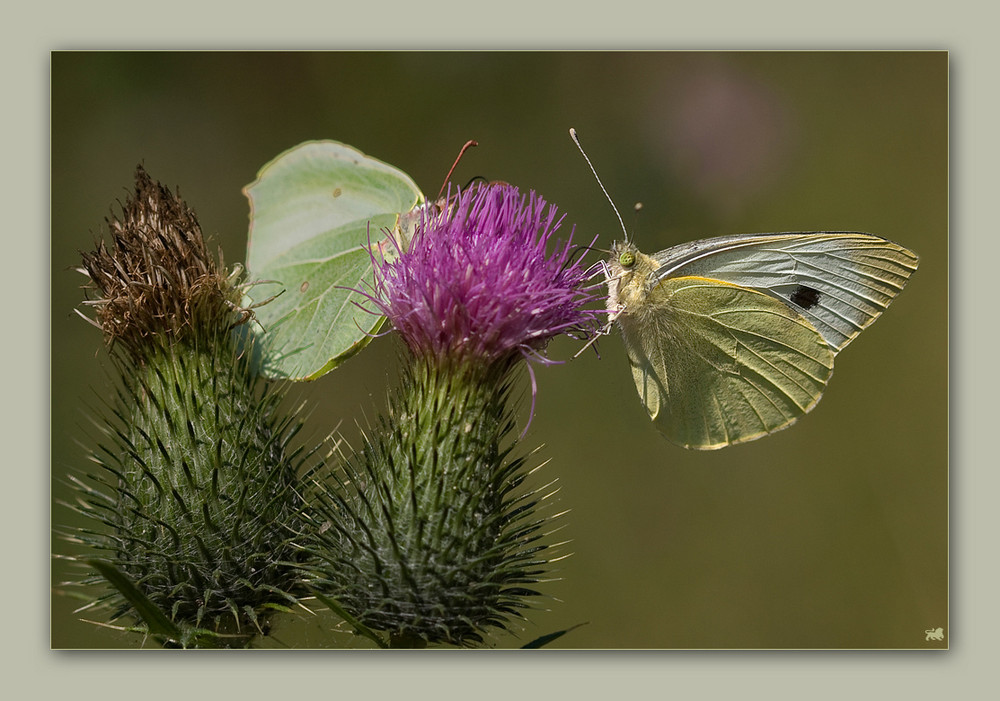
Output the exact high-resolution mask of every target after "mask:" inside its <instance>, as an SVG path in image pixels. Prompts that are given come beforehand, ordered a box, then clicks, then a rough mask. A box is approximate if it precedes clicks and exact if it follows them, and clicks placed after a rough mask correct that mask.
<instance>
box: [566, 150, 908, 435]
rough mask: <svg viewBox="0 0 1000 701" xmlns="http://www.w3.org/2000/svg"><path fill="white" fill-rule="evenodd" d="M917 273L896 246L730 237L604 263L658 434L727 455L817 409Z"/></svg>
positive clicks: (611, 300)
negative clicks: (858, 342)
mask: <svg viewBox="0 0 1000 701" xmlns="http://www.w3.org/2000/svg"><path fill="white" fill-rule="evenodd" d="M570 132H571V134H573V138H574V140H575V141H577V139H576V135H575V133H574V132H573V130H570ZM577 145H578V146H579V141H577ZM580 150H581V152H582V151H583V149H582V148H581V149H580ZM584 157H586V154H584ZM589 162H590V161H589V159H588V163H589ZM591 168H593V167H592V166H591ZM595 177H596V173H595ZM598 182H600V179H598ZM601 187H602V189H603V185H602V186H601ZM605 194H606V193H605ZM609 200H610V198H609ZM612 206H614V203H612ZM615 211H616V213H617V209H616V210H615ZM619 220H620V217H619ZM622 228H623V229H624V226H623V227H622ZM917 262H918V258H917V255H916V254H915V253H913V252H912V251H909V250H907V249H906V248H903V247H902V246H900V245H898V244H895V243H893V242H892V241H888V240H886V239H884V238H881V237H879V236H873V235H871V234H862V233H851V232H816V233H781V234H744V235H738V236H721V237H718V238H710V239H703V240H700V241H694V242H692V243H685V244H681V245H679V246H674V247H672V248H668V249H666V250H664V251H660V252H659V253H656V254H654V255H646V254H644V253H642V252H640V251H639V250H638V249H637V248H636V247H635V246H634V245H633V244H632V243H630V242H629V241H628V240H627V237H626V240H625V241H620V242H616V243H615V244H614V245H613V246H612V248H611V256H610V258H609V260H607V261H606V262H604V263H603V265H602V269H603V271H604V273H605V277H606V280H607V284H608V312H609V323H608V329H610V327H611V325H612V324H616V325H617V326H618V328H619V329H621V332H622V336H623V338H624V340H625V350H626V352H627V353H628V358H629V364H630V366H631V368H632V377H633V379H634V380H635V385H636V389H637V390H638V392H639V397H640V399H641V400H642V402H643V404H644V405H645V407H646V410H647V411H648V412H649V416H650V418H651V419H652V420H653V422H654V423H655V425H656V427H657V428H658V429H659V430H660V431H661V432H662V433H663V434H664V435H665V436H666V437H667V438H669V439H670V440H671V441H673V442H675V443H678V444H679V445H682V446H684V447H686V448H695V449H700V450H710V449H715V448H722V447H725V446H727V445H733V444H736V443H744V442H746V441H752V440H755V439H757V438H760V437H762V436H765V435H767V434H769V433H772V432H774V431H777V430H779V429H782V428H785V427H786V426H789V425H790V424H792V423H793V422H794V421H795V420H796V419H798V418H799V417H800V416H802V415H804V414H806V413H807V412H808V411H810V410H811V409H812V408H813V407H814V406H816V403H817V402H818V401H819V398H820V396H822V394H823V390H824V389H825V388H826V383H827V382H828V381H829V379H830V376H831V375H832V374H833V359H834V356H835V355H836V354H837V353H838V352H840V350H841V349H843V348H844V347H845V346H846V345H847V344H848V343H850V342H851V341H852V340H853V339H854V338H855V337H856V336H857V335H858V334H859V333H860V332H861V330H862V329H864V328H867V327H868V326H869V325H870V324H871V323H872V322H873V321H875V319H877V318H878V316H879V315H880V314H881V313H882V312H883V311H884V310H885V309H886V308H887V307H888V306H889V303H890V302H891V301H892V300H893V299H894V298H895V296H896V295H897V294H899V292H900V291H901V290H902V289H903V286H904V285H905V284H906V281H907V279H909V277H910V275H911V274H912V273H913V271H914V270H916V268H917Z"/></svg>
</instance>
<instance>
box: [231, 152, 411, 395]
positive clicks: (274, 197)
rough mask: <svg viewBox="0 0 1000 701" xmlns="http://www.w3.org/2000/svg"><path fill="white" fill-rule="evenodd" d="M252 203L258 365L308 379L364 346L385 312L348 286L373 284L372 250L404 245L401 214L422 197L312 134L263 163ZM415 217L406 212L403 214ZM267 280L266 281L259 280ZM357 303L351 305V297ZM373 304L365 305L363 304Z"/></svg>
mask: <svg viewBox="0 0 1000 701" xmlns="http://www.w3.org/2000/svg"><path fill="white" fill-rule="evenodd" d="M244 193H245V194H246V196H247V198H249V200H250V236H249V241H248V244H247V267H248V269H249V271H250V281H251V282H256V283H258V284H254V285H253V286H252V287H251V288H250V290H249V291H248V293H247V297H248V298H249V299H248V306H249V305H254V304H260V303H261V302H264V301H265V300H267V299H268V298H270V297H272V296H274V295H278V296H277V297H276V298H274V299H273V300H271V301H270V302H267V303H266V304H262V305H261V306H259V307H257V308H255V309H254V312H255V315H256V318H257V321H258V322H260V323H259V324H252V326H253V329H254V333H255V335H256V336H257V339H256V344H255V345H256V351H257V354H258V357H259V359H260V362H261V370H262V372H263V373H264V374H265V375H267V376H269V377H274V378H288V379H292V380H313V379H316V378H317V377H319V376H321V375H323V374H325V373H327V372H329V371H330V370H332V369H333V368H335V367H336V366H337V365H339V364H340V363H341V362H343V361H344V360H346V359H347V358H349V357H350V356H352V355H354V354H355V353H357V352H358V351H360V350H361V349H362V348H363V347H364V346H366V345H367V344H368V342H369V341H370V340H371V334H373V333H374V332H375V331H377V330H378V327H379V326H380V325H381V324H382V322H383V320H384V317H381V316H378V315H376V314H372V313H370V312H367V311H365V310H363V309H360V308H358V306H357V304H364V303H365V298H364V297H363V296H362V295H359V294H358V293H357V292H353V291H351V290H355V289H364V288H365V286H366V285H370V284H371V281H372V260H371V255H370V254H369V252H368V247H369V245H370V247H371V250H373V251H385V252H386V254H387V255H388V254H390V253H391V252H392V251H393V250H394V249H395V246H394V244H393V243H392V242H390V241H389V237H390V236H393V237H395V239H396V243H397V244H398V245H399V246H400V247H401V248H404V249H405V246H406V245H407V243H408V238H407V236H406V235H405V234H404V233H403V232H404V231H406V230H407V229H408V228H409V226H407V225H403V226H402V227H401V226H400V217H401V216H403V217H404V218H406V217H405V215H409V214H410V213H411V212H413V211H414V210H415V209H416V208H417V207H419V206H420V205H422V204H423V202H424V196H423V195H422V194H421V193H420V190H419V189H418V188H417V186H416V185H415V184H414V183H413V180H412V179H411V178H410V177H409V176H408V175H406V174H405V173H403V172H402V171H400V170H398V169H396V168H394V167H393V166H390V165H388V164H386V163H383V162H382V161H379V160H376V159H374V158H371V157H369V156H366V155H365V154H363V153H361V152H360V151H358V150H356V149H354V148H351V147H350V146H347V145H345V144H341V143H338V142H336V141H308V142H306V143H303V144H300V145H299V146H296V147H295V148H292V149H290V150H288V151H286V152H285V153H283V154H281V155H280V156H278V157H277V158H275V159H274V160H273V161H271V162H270V163H268V164H267V165H265V166H264V167H263V168H261V170H260V172H259V173H258V174H257V179H256V180H255V181H254V182H253V183H251V184H250V185H248V186H247V187H246V188H244ZM408 219H409V220H410V221H411V223H412V216H410V217H408ZM259 281H265V282H259ZM356 303H357V304H356ZM366 308H369V309H370V308H371V305H370V304H368V305H366Z"/></svg>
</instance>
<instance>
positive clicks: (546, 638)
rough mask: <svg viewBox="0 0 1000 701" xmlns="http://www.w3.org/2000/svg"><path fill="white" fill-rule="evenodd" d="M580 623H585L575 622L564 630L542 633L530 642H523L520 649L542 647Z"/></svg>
mask: <svg viewBox="0 0 1000 701" xmlns="http://www.w3.org/2000/svg"><path fill="white" fill-rule="evenodd" d="M582 625H586V624H585V623H577V624H576V625H575V626H570V627H569V628H567V629H566V630H559V631H556V632H555V633H546V634H545V635H542V636H539V637H537V638H535V639H534V640H532V641H531V642H530V643H525V644H524V645H522V646H521V649H522V650H537V649H538V648H540V647H544V646H545V645H548V644H549V643H551V642H552V641H553V640H557V639H558V638H561V637H562V636H564V635H566V633H568V632H570V631H571V630H575V629H577V628H579V627H580V626H582Z"/></svg>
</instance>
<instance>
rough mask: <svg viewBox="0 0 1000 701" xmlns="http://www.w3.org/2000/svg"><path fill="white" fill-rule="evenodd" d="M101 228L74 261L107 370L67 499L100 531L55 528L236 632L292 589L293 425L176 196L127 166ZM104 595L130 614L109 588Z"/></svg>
mask: <svg viewBox="0 0 1000 701" xmlns="http://www.w3.org/2000/svg"><path fill="white" fill-rule="evenodd" d="M109 227H110V230H111V234H112V244H111V247H110V248H109V247H108V246H105V244H104V243H103V242H101V243H98V245H97V249H96V251H94V252H92V253H88V254H84V255H83V263H84V270H85V272H86V273H87V275H88V277H89V278H90V281H91V282H90V285H89V286H88V291H89V292H90V293H91V294H92V296H93V299H92V300H90V301H88V303H87V304H88V305H90V306H93V307H94V308H95V309H96V315H97V321H96V322H95V323H96V324H97V325H99V326H100V327H101V328H102V329H103V331H104V335H105V339H106V340H107V342H108V345H109V346H110V348H111V358H112V361H113V365H114V367H115V369H116V371H117V373H118V375H120V381H119V382H118V383H117V384H118V391H117V396H116V398H115V400H114V401H113V402H112V403H111V405H110V414H109V415H107V416H106V417H104V418H103V419H102V421H101V422H98V423H99V424H100V425H99V428H100V429H101V430H102V432H103V436H104V438H103V440H101V441H99V442H98V443H99V449H98V450H97V451H96V452H95V455H94V456H93V461H94V462H95V463H96V464H97V466H98V468H99V470H98V472H96V473H95V474H93V475H88V476H87V478H85V479H82V480H78V481H76V484H77V485H78V487H79V489H80V490H81V492H82V498H81V499H80V503H79V504H78V505H76V506H77V508H78V510H80V511H82V512H83V513H85V514H86V515H88V516H90V517H92V518H93V519H95V520H96V521H97V522H99V524H101V527H100V528H98V529H96V530H93V531H89V530H88V531H86V532H77V533H75V534H73V535H72V536H71V538H72V539H74V540H76V541H77V542H82V543H85V544H87V545H90V546H92V547H95V548H97V549H98V553H99V554H98V556H97V557H98V559H100V560H102V561H104V562H106V563H107V564H109V565H112V566H113V567H115V568H116V569H117V570H119V571H120V572H121V573H122V574H124V575H125V576H126V577H128V578H129V579H130V580H131V581H132V582H133V583H134V584H135V585H136V587H137V588H138V590H139V591H140V592H141V593H142V595H144V596H145V597H146V598H148V599H149V600H150V601H151V602H152V603H153V604H154V605H155V606H156V607H157V608H159V609H160V610H161V611H162V612H163V613H165V614H166V615H167V616H168V617H169V618H170V619H171V620H172V621H173V622H175V623H178V624H183V625H186V626H196V627H199V628H208V629H211V630H214V631H216V632H219V633H225V634H236V637H235V638H233V639H227V640H229V641H230V642H231V643H235V644H245V643H246V642H247V637H248V635H252V634H253V632H254V631H258V632H260V631H262V630H263V625H264V621H263V619H264V618H266V613H267V612H269V611H271V610H273V609H274V607H275V606H276V605H288V604H289V602H292V601H294V600H295V599H294V595H295V592H296V582H297V578H296V575H295V559H296V557H297V556H296V554H295V553H296V552H297V551H296V550H295V549H294V548H293V546H292V544H291V540H290V539H291V535H292V534H293V533H294V532H296V531H298V530H299V527H300V526H299V520H298V519H299V514H300V512H301V502H300V498H299V497H298V493H297V490H296V488H295V487H296V484H297V472H298V468H299V466H300V465H301V461H302V457H301V456H299V455H297V454H296V453H294V452H290V451H289V447H288V442H289V439H290V438H291V437H292V436H293V435H294V434H295V433H296V432H297V430H298V428H299V424H298V423H297V422H294V421H291V420H288V419H285V418H282V413H281V411H280V409H279V406H278V405H279V403H280V400H281V395H280V393H278V392H277V391H276V390H275V389H274V388H272V387H270V386H267V385H266V384H265V383H264V382H263V381H262V380H259V379H258V378H257V377H256V376H255V375H254V373H253V372H252V369H251V365H250V362H249V359H248V356H249V352H247V349H246V348H245V347H244V346H243V345H242V342H241V337H240V335H239V334H238V333H237V332H236V329H237V327H238V326H239V324H240V323H242V322H243V321H245V320H246V319H247V318H248V317H249V312H248V311H245V310H241V309H240V308H239V306H238V304H239V301H240V299H241V296H242V292H241V288H240V284H241V282H242V279H241V278H242V274H241V272H239V271H237V272H236V273H233V274H231V275H229V274H226V272H225V271H224V270H223V269H222V268H221V263H217V262H216V261H215V260H214V259H213V257H212V256H211V255H209V253H208V250H207V248H206V246H205V242H204V239H203V237H202V234H201V229H200V227H199V225H198V222H197V219H196V218H195V215H194V213H193V212H192V211H191V210H190V209H189V208H188V207H187V206H186V205H185V204H184V202H183V201H182V200H180V199H179V198H178V197H176V196H174V195H173V194H172V193H170V191H169V190H167V189H166V188H164V187H162V186H161V185H159V184H156V183H154V182H153V181H152V180H151V179H150V178H149V176H148V175H147V174H146V173H145V172H144V171H143V169H142V168H141V167H140V168H139V169H138V172H137V175H136V186H135V192H134V196H133V197H132V198H130V199H129V200H128V201H127V202H126V203H125V205H123V209H122V216H121V217H119V218H116V219H114V220H112V221H110V222H109ZM88 296H91V295H88ZM87 581H93V579H91V580H87ZM105 603H108V604H110V605H112V606H113V607H114V614H113V617H118V616H121V615H124V614H129V615H131V616H133V617H136V616H137V612H136V611H135V608H134V602H133V601H131V600H129V599H127V598H125V597H122V596H120V595H117V594H115V595H112V596H111V597H110V598H109V599H107V600H106V601H105ZM173 642H174V643H176V642H177V641H173ZM213 644H219V643H218V641H215V642H214V643H213ZM222 644H226V643H225V641H223V643H222Z"/></svg>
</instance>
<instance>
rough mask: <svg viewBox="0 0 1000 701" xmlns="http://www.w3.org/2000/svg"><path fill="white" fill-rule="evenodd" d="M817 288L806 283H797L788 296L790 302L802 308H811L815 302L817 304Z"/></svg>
mask: <svg viewBox="0 0 1000 701" xmlns="http://www.w3.org/2000/svg"><path fill="white" fill-rule="evenodd" d="M819 296H820V293H819V290H815V289H813V288H812V287H808V286H806V285H799V286H798V287H796V288H795V291H794V292H792V294H791V296H790V297H789V299H790V300H792V304H796V305H798V306H800V307H802V308H803V309H812V308H813V307H815V306H816V305H817V304H819Z"/></svg>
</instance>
